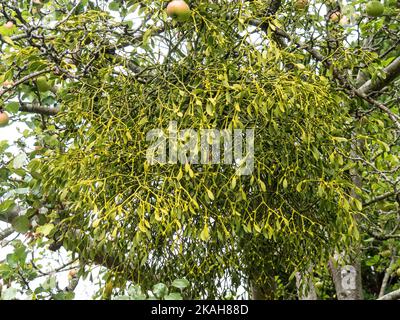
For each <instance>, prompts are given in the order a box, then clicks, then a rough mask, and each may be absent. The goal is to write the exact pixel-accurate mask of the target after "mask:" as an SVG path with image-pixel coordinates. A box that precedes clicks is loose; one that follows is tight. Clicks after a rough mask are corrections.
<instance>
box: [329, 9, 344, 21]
mask: <svg viewBox="0 0 400 320" xmlns="http://www.w3.org/2000/svg"><path fill="white" fill-rule="evenodd" d="M341 17H342V15H341V13H340V11H335V12H333V13H332V14H331V15H330V16H329V20H330V21H331V22H339V21H340V19H341Z"/></svg>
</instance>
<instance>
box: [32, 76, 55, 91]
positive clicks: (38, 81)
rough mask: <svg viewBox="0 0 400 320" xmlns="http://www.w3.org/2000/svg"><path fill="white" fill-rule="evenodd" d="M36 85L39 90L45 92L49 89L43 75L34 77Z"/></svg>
mask: <svg viewBox="0 0 400 320" xmlns="http://www.w3.org/2000/svg"><path fill="white" fill-rule="evenodd" d="M36 85H37V88H38V90H39V91H40V92H46V91H50V90H51V86H50V84H49V83H48V81H47V78H46V77H44V76H41V77H39V78H37V79H36Z"/></svg>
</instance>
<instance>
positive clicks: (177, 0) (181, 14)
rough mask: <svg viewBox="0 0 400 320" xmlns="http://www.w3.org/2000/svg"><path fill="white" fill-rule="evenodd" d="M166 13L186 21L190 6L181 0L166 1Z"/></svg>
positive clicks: (188, 16)
mask: <svg viewBox="0 0 400 320" xmlns="http://www.w3.org/2000/svg"><path fill="white" fill-rule="evenodd" d="M167 15H168V16H170V17H171V18H173V19H176V20H178V21H181V22H183V21H187V20H188V19H189V18H190V8H189V6H188V4H187V3H186V2H185V1H183V0H174V1H171V2H170V3H168V6H167Z"/></svg>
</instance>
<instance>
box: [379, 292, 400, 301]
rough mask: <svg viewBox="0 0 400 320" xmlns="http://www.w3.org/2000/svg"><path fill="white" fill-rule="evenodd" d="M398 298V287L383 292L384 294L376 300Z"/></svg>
mask: <svg viewBox="0 0 400 320" xmlns="http://www.w3.org/2000/svg"><path fill="white" fill-rule="evenodd" d="M399 299H400V289H398V290H395V291H393V292H390V293H388V294H385V295H384V296H382V297H380V298H379V299H378V300H399Z"/></svg>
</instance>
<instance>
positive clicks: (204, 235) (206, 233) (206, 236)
mask: <svg viewBox="0 0 400 320" xmlns="http://www.w3.org/2000/svg"><path fill="white" fill-rule="evenodd" d="M200 239H201V240H203V241H208V239H210V233H209V231H208V225H207V224H206V225H205V226H204V228H203V230H202V231H201V233H200Z"/></svg>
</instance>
